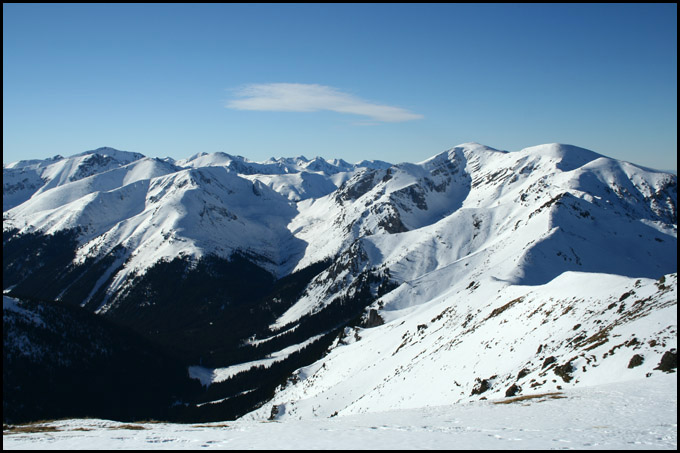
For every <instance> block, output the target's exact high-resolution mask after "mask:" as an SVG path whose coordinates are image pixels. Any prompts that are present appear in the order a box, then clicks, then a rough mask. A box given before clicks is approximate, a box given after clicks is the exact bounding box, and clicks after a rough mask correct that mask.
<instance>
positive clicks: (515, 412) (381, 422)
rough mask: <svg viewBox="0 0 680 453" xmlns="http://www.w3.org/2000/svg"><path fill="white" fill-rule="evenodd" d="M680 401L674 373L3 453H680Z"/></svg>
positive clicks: (76, 427) (62, 430) (113, 431)
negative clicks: (581, 452)
mask: <svg viewBox="0 0 680 453" xmlns="http://www.w3.org/2000/svg"><path fill="white" fill-rule="evenodd" d="M677 396H678V394H677V381H676V375H675V374H674V373H673V374H671V375H662V376H655V377H653V378H649V379H642V380H636V381H629V382H621V383H616V384H607V385H600V386H592V387H582V388H577V389H569V390H566V391H565V392H564V393H562V394H557V395H552V396H544V397H540V398H533V399H525V400H521V401H514V402H509V403H508V404H496V403H494V402H491V401H477V402H472V403H466V404H459V405H453V406H437V407H429V408H419V409H409V410H402V411H390V412H381V413H372V414H359V415H351V416H338V417H333V418H326V419H316V420H303V421H298V420H288V421H285V422H254V421H235V422H226V423H209V424H205V425H197V424H194V425H178V424H166V423H140V424H125V423H120V422H112V421H107V420H96V419H89V420H63V421H58V422H51V423H47V424H46V425H34V426H36V427H39V426H44V427H46V429H47V430H46V431H44V432H34V433H15V434H11V433H8V432H5V433H3V448H4V449H59V450H66V449H151V448H159V449H160V448H162V449H168V448H173V449H180V448H182V449H184V448H186V449H194V448H202V447H203V448H219V449H246V448H247V449H343V450H344V449H400V450H401V449H476V450H477V449H479V450H483V449H563V448H579V449H580V448H583V449H668V450H675V449H676V448H677V443H678V440H677V439H678V425H677V422H678V412H677V408H678V406H677ZM503 401H506V402H507V401H510V399H508V400H501V402H503ZM50 430H51V431H50ZM36 431H37V429H36Z"/></svg>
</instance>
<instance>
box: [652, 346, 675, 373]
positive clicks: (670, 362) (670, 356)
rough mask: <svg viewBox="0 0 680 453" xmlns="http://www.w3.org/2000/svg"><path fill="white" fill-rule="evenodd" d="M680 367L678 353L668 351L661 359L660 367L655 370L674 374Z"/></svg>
mask: <svg viewBox="0 0 680 453" xmlns="http://www.w3.org/2000/svg"><path fill="white" fill-rule="evenodd" d="M677 367H678V353H677V352H676V350H675V349H671V350H670V351H666V352H665V353H664V354H663V356H662V357H661V361H660V362H659V365H658V366H657V367H656V368H654V369H655V370H660V371H663V372H666V373H673V370H674V369H676V368H677Z"/></svg>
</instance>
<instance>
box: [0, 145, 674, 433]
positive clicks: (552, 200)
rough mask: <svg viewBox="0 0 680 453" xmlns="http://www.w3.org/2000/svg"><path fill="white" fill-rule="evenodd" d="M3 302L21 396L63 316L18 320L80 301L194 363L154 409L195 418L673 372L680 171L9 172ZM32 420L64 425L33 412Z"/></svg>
mask: <svg viewBox="0 0 680 453" xmlns="http://www.w3.org/2000/svg"><path fill="white" fill-rule="evenodd" d="M3 289H4V292H5V295H6V296H9V297H11V298H12V299H6V301H7V302H6V303H5V304H4V305H3V313H4V316H3V318H4V319H5V324H4V326H5V327H4V348H3V359H4V360H5V366H4V371H3V381H4V380H5V372H7V370H8V367H9V368H10V369H11V373H13V375H12V376H13V378H14V379H15V380H14V381H12V382H20V379H18V378H17V373H19V371H17V370H16V367H14V369H12V363H8V362H7V360H8V359H7V352H6V351H14V352H12V354H14V355H13V356H12V357H13V358H12V357H10V359H12V360H14V359H16V357H17V355H18V356H25V357H24V358H23V359H22V360H28V361H29V362H30V361H31V357H32V356H33V357H34V361H35V362H36V363H38V364H39V363H42V362H45V361H44V357H43V358H40V356H39V355H35V354H33V355H32V352H31V351H36V350H44V349H45V345H43V344H41V343H40V342H41V341H44V338H45V336H44V335H37V334H35V332H37V331H39V330H40V329H41V328H46V327H45V323H47V324H49V323H48V322H47V321H44V320H43V324H40V322H38V323H35V322H34V323H18V324H17V323H16V322H15V321H12V322H9V321H8V319H10V318H12V317H16V313H19V312H21V313H24V311H26V312H31V313H34V314H33V315H30V316H36V317H37V318H36V319H43V318H42V317H40V313H43V311H41V310H44V309H41V308H40V306H41V305H40V304H48V306H51V305H54V304H55V303H56V304H57V305H63V306H68V307H75V308H74V310H80V311H85V312H89V313H86V314H84V315H82V316H91V314H96V315H99V316H100V317H102V319H105V320H107V322H111V323H112V324H114V325H117V326H118V327H119V328H121V329H130V331H133V332H134V335H139V338H140V340H139V341H141V342H148V344H150V345H153V346H149V347H148V348H151V349H153V348H156V347H157V348H160V349H162V350H163V353H162V354H163V357H167V359H164V360H168V361H173V360H174V361H175V362H173V363H174V364H173V365H172V366H171V365H167V366H168V369H173V370H174V369H176V368H173V367H174V366H175V365H177V366H180V368H181V367H184V369H185V370H186V373H187V376H186V378H187V381H186V382H183V383H178V384H177V385H178V388H179V387H182V391H181V392H180V391H179V390H178V391H177V392H175V393H176V394H175V395H174V398H176V399H177V401H175V402H174V403H173V405H172V408H168V407H167V401H166V402H165V403H160V402H159V403H158V404H159V405H161V404H162V405H163V407H162V408H159V412H158V414H162V416H163V417H166V418H174V419H177V420H192V421H193V420H220V419H225V418H229V417H231V418H233V417H236V416H242V415H245V416H246V417H249V418H263V419H266V418H282V417H283V418H285V417H314V416H324V417H329V416H333V415H336V414H346V413H357V412H366V411H369V412H370V411H380V410H385V409H399V408H413V407H422V406H427V405H436V404H448V403H455V402H458V401H467V400H469V399H479V398H500V397H504V396H506V395H507V396H510V395H521V394H525V393H527V392H531V391H538V390H540V391H553V390H556V389H559V388H563V387H568V386H579V385H589V384H592V383H598V382H615V381H619V380H629V379H636V378H644V377H645V376H647V375H651V374H654V373H660V372H667V371H670V370H673V369H674V367H677V364H676V365H673V363H677V359H676V358H675V357H676V355H675V354H676V347H677V309H676V306H677V176H676V175H674V174H671V173H665V172H659V171H654V170H650V169H647V168H643V167H639V166H636V165H633V164H631V163H627V162H622V161H618V160H615V159H611V158H607V157H605V156H602V155H600V154H597V153H595V152H593V151H589V150H586V149H583V148H578V147H575V146H571V145H560V144H547V145H539V146H535V147H531V148H526V149H523V150H521V151H517V152H506V151H499V150H495V149H492V148H489V147H486V146H483V145H480V144H477V143H466V144H462V145H459V146H456V147H454V148H452V149H450V150H447V151H445V152H443V153H440V154H438V155H436V156H434V157H432V158H430V159H427V160H425V161H423V162H419V163H400V164H390V163H387V162H382V161H362V162H360V163H357V164H349V163H347V162H344V161H342V160H337V159H336V160H325V159H322V158H318V157H317V158H315V159H312V160H309V159H307V158H305V157H302V156H300V157H297V158H281V159H274V158H272V159H269V160H267V161H265V162H253V161H250V160H248V159H246V158H244V157H241V156H232V155H229V154H225V153H214V154H203V153H202V154H196V155H194V156H192V157H190V158H188V159H184V160H177V161H175V160H172V159H169V158H167V159H154V158H147V157H144V156H143V155H141V154H138V153H131V152H126V151H118V150H114V149H111V148H99V149H97V150H93V151H88V152H84V153H80V154H77V155H74V156H71V157H68V158H64V157H61V156H55V157H54V158H52V159H47V160H30V161H20V162H15V163H11V164H5V165H3ZM28 300H31V301H32V302H30V303H29V302H26V301H28ZM31 304H33V305H31ZM36 304H37V305H36ZM79 316H80V315H79ZM50 318H51V317H50ZM92 322H94V323H96V322H97V321H92ZM36 329H37V330H36ZM88 335H89V334H88ZM19 339H20V340H19ZM18 341H20V342H21V344H22V345H23V346H22V347H13V348H14V349H12V348H10V347H8V346H11V345H16V344H17V342H18ZM73 341H75V340H73ZM27 344H32V345H33V346H30V347H29V346H26V345H27ZM140 344H141V343H140ZM144 344H146V343H144ZM24 346H26V347H24ZM144 348H145V349H144V350H145V351H146V350H147V349H148V348H147V346H144ZM151 349H149V350H151ZM673 360H675V362H673ZM120 363H121V365H120V366H121V367H125V366H133V367H136V366H139V365H138V363H139V361H137V362H134V363H136V365H135V364H130V365H128V364H124V363H123V362H120ZM131 363H132V362H131ZM164 363H165V362H164ZM36 366H38V367H39V366H40V365H36ZM45 366H47V365H45ZM49 366H50V367H54V364H53V363H51V364H50V365H49ZM51 369H52V368H51ZM144 373H145V375H148V371H145V372H144ZM19 377H20V376H19ZM189 378H191V381H189V380H188V379H189ZM173 379H176V382H180V381H181V379H180V378H173ZM192 381H193V382H194V383H197V382H200V383H202V384H203V385H204V387H203V388H202V389H201V390H198V389H196V388H194V387H192V384H191V382H192ZM31 382H33V381H31ZM17 385H18V384H17ZM34 385H38V384H34ZM145 385H148V384H145ZM28 390H29V389H26V388H23V389H21V388H19V387H17V386H15V387H12V388H7V389H6V391H5V392H4V394H5V395H7V394H8V393H7V392H13V394H15V395H19V396H17V397H16V398H13V400H12V401H20V400H21V396H20V395H21V392H22V391H28ZM93 392H94V393H93V395H95V396H93V398H95V399H96V394H97V393H96V392H97V390H96V389H95V390H93ZM5 400H7V399H6V398H5ZM162 400H163V399H162V398H160V399H159V401H162ZM7 409H8V408H7V407H5V410H4V411H3V412H4V413H5V414H7V413H8V411H7ZM9 409H10V410H11V409H12V408H11V407H10V408H9ZM43 412H44V411H43ZM148 412H149V411H148V405H147V406H145V407H144V412H143V413H144V414H145V415H144V416H147V415H146V414H147V413H148ZM140 413H142V412H140ZM126 414H132V415H130V417H131V418H134V411H128V412H126ZM246 414H247V415H246ZM72 415H73V416H81V415H96V414H82V413H73V414H72ZM32 416H35V417H37V418H45V417H47V416H49V414H45V413H41V410H40V408H38V407H26V408H23V409H22V411H20V413H19V412H17V415H15V418H22V419H24V418H25V419H30V418H31V417H32ZM159 416H160V415H159Z"/></svg>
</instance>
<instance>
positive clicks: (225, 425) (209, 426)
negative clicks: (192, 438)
mask: <svg viewBox="0 0 680 453" xmlns="http://www.w3.org/2000/svg"><path fill="white" fill-rule="evenodd" d="M191 427H192V428H228V427H229V425H227V424H226V423H220V424H219V425H191Z"/></svg>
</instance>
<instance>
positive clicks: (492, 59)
mask: <svg viewBox="0 0 680 453" xmlns="http://www.w3.org/2000/svg"><path fill="white" fill-rule="evenodd" d="M676 123H677V5H676V4H656V5H647V4H645V5H642V4H640V5H634V4H620V5H616V4H605V5H576V4H566V5H513V4H495V5H490V4H482V5H463V4H449V5H445V4H429V5H423V4H392V5H390V4H375V5H366V4H336V5H333V4H330V5H326V4H321V5H309V4H297V5H280V4H275V5H271V4H270V5H258V4H252V5H234V4H226V5H215V4H206V5H178V4H166V5H133V4H131V5H21V4H3V162H12V161H15V160H19V159H28V158H44V157H48V156H52V155H55V154H62V155H71V154H75V153H78V152H82V151H85V150H88V149H94V148H97V147H100V146H111V147H114V148H117V149H123V150H128V151H136V152H141V153H143V154H145V155H147V156H157V157H165V156H171V157H174V158H185V157H189V156H190V155H192V154H194V153H197V152H216V151H223V152H227V153H231V154H239V155H243V156H246V157H248V158H250V159H253V160H264V159H267V158H269V157H272V156H273V157H281V156H297V155H305V156H306V157H308V158H311V157H314V156H317V155H319V156H322V157H326V158H335V157H339V158H343V159H345V160H348V161H350V162H356V161H359V160H362V159H381V160H387V161H391V162H401V161H410V162H417V161H420V160H423V159H426V158H428V157H430V156H432V155H435V154H437V153H439V152H441V151H444V150H446V149H448V148H451V147H453V146H455V145H457V144H460V143H464V142H472V141H474V142H479V143H483V144H485V145H488V146H492V147H494V148H498V149H505V150H510V151H516V150H519V149H522V148H525V147H528V146H533V145H538V144H542V143H552V142H558V143H568V144H572V145H577V146H581V147H584V148H588V149H592V150H593V151H596V152H599V153H602V154H605V155H607V156H610V157H614V158H617V159H622V160H627V161H631V162H634V163H637V164H640V165H644V166H648V167H652V168H661V169H673V170H674V169H677V157H676V155H677V126H676Z"/></svg>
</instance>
